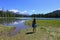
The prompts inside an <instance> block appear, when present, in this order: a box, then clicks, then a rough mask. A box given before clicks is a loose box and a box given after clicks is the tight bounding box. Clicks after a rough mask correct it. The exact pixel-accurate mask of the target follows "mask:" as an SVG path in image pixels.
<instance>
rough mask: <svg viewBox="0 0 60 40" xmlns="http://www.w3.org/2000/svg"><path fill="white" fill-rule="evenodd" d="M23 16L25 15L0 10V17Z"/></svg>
mask: <svg viewBox="0 0 60 40" xmlns="http://www.w3.org/2000/svg"><path fill="white" fill-rule="evenodd" d="M23 16H25V15H22V14H18V13H14V12H10V11H8V10H7V11H2V10H0V17H23Z"/></svg>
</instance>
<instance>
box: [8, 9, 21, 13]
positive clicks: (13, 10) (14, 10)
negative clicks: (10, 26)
mask: <svg viewBox="0 0 60 40" xmlns="http://www.w3.org/2000/svg"><path fill="white" fill-rule="evenodd" d="M9 11H12V12H15V13H16V12H20V11H19V10H16V9H11V10H9Z"/></svg>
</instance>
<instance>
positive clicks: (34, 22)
mask: <svg viewBox="0 0 60 40" xmlns="http://www.w3.org/2000/svg"><path fill="white" fill-rule="evenodd" d="M32 27H33V32H36V19H35V18H34V19H33V22H32Z"/></svg>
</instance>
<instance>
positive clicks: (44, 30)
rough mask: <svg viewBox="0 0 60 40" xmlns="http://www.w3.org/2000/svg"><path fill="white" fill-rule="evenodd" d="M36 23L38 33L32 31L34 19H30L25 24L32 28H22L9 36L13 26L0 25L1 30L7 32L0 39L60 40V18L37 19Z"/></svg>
mask: <svg viewBox="0 0 60 40" xmlns="http://www.w3.org/2000/svg"><path fill="white" fill-rule="evenodd" d="M36 23H37V28H36V33H31V32H32V27H31V24H32V20H29V21H26V22H25V24H26V25H28V26H30V28H28V29H22V30H20V32H18V33H17V34H16V35H14V36H7V33H8V32H9V31H11V29H12V28H7V27H6V28H5V27H3V25H0V31H3V32H4V33H5V34H4V35H3V34H2V35H1V36H0V40H60V20H36ZM3 29H4V30H3Z"/></svg>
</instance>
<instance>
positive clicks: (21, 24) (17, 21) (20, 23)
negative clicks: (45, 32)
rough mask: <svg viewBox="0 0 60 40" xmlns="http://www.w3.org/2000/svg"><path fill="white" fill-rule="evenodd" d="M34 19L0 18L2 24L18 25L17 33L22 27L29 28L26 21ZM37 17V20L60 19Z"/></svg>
mask: <svg viewBox="0 0 60 40" xmlns="http://www.w3.org/2000/svg"><path fill="white" fill-rule="evenodd" d="M32 19H33V18H16V19H11V18H10V19H0V24H3V25H5V26H14V27H16V29H15V33H17V32H18V31H19V30H21V29H26V28H29V26H27V25H25V24H24V22H25V21H27V20H32ZM36 19H37V20H60V18H36ZM13 33H14V32H13ZM15 33H14V34H15Z"/></svg>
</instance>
